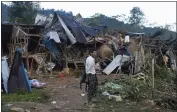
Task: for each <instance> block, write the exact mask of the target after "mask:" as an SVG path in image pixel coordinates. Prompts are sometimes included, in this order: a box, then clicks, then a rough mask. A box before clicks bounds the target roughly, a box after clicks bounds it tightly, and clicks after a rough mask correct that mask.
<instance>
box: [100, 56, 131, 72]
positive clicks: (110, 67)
mask: <svg viewBox="0 0 177 112" xmlns="http://www.w3.org/2000/svg"><path fill="white" fill-rule="evenodd" d="M129 59H130V56H126V55H117V56H116V57H115V58H114V59H113V61H112V62H111V63H110V64H109V65H108V66H107V67H106V68H105V69H104V70H103V72H104V73H106V74H107V75H109V74H110V73H111V72H112V71H113V70H114V69H115V68H117V67H118V66H119V69H121V68H120V66H121V65H122V63H123V62H126V61H128V60H129Z"/></svg>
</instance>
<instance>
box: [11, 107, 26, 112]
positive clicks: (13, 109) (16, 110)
mask: <svg viewBox="0 0 177 112" xmlns="http://www.w3.org/2000/svg"><path fill="white" fill-rule="evenodd" d="M10 110H11V111H12V112H25V111H24V110H23V109H22V108H18V107H12V108H11V109H10Z"/></svg>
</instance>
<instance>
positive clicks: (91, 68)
mask: <svg viewBox="0 0 177 112" xmlns="http://www.w3.org/2000/svg"><path fill="white" fill-rule="evenodd" d="M85 70H86V74H95V73H96V72H95V59H94V58H93V57H92V56H89V57H87V59H86V64H85Z"/></svg>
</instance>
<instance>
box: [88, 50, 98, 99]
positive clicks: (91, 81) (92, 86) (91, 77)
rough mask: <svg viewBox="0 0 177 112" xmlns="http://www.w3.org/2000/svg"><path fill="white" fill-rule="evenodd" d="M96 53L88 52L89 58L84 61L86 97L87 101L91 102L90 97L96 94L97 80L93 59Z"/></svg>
mask: <svg viewBox="0 0 177 112" xmlns="http://www.w3.org/2000/svg"><path fill="white" fill-rule="evenodd" d="M96 54H97V53H96V51H89V56H88V57H87V59H86V64H85V71H86V83H87V84H88V91H87V97H88V101H91V99H92V97H93V96H94V95H95V94H96V91H97V86H98V80H97V76H96V70H95V67H96V66H95V59H94V58H95V57H96Z"/></svg>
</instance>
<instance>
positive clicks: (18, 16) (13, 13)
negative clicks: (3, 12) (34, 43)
mask: <svg viewBox="0 0 177 112" xmlns="http://www.w3.org/2000/svg"><path fill="white" fill-rule="evenodd" d="M39 9H40V6H39V2H21V1H13V2H12V3H11V5H10V7H9V9H8V14H9V21H10V22H12V23H21V24H33V23H34V20H35V16H36V14H37V12H38V10H39Z"/></svg>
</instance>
